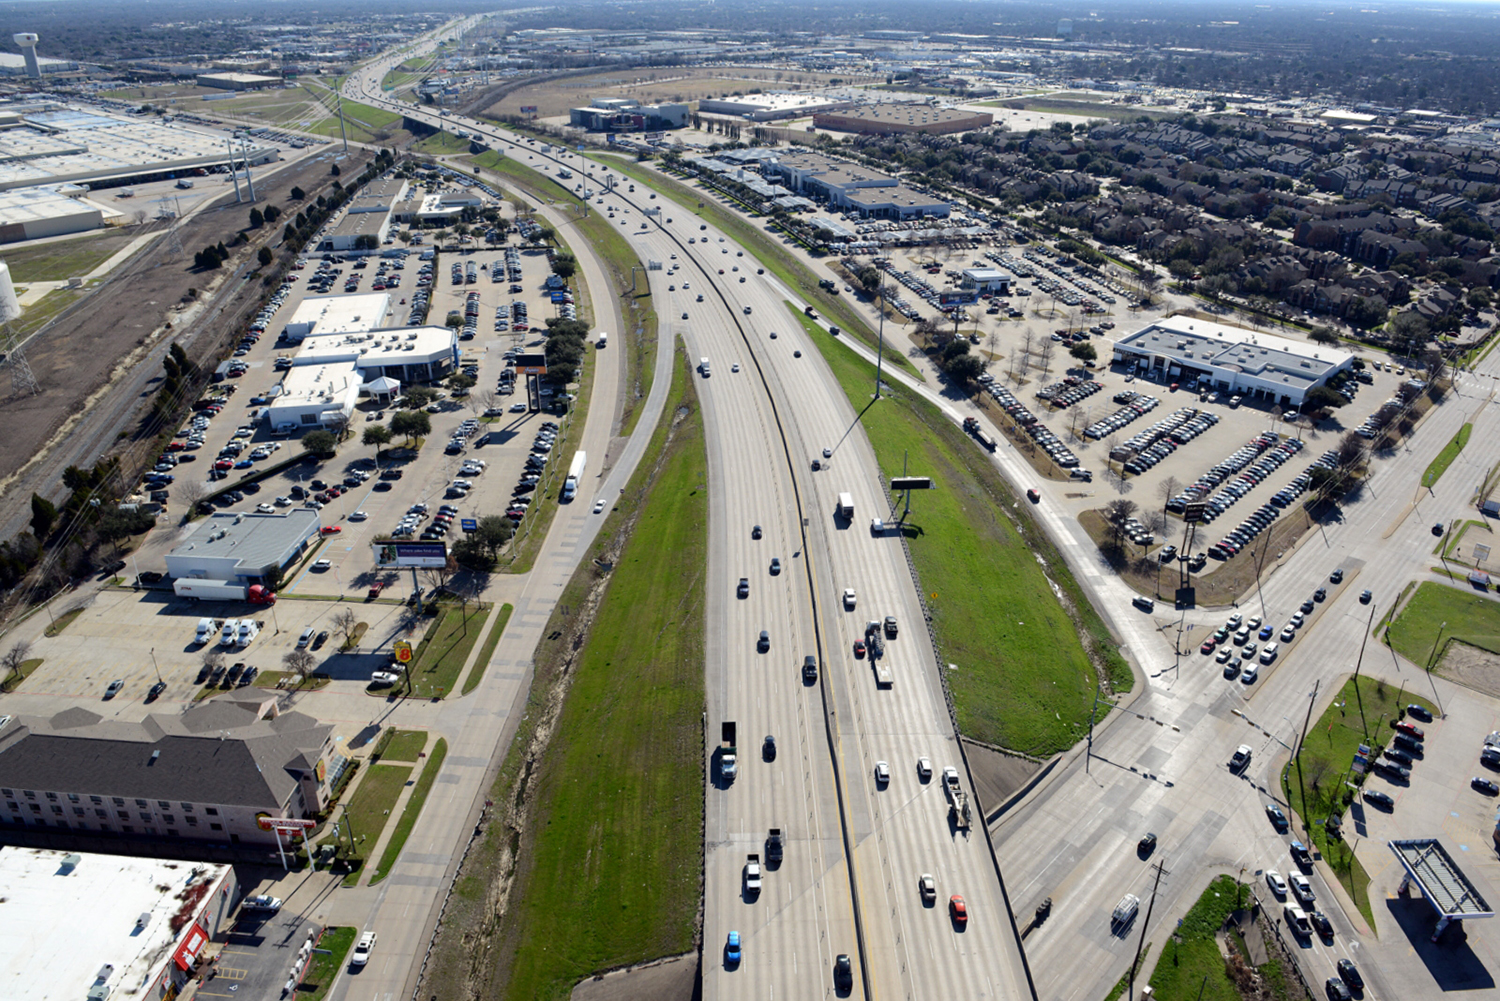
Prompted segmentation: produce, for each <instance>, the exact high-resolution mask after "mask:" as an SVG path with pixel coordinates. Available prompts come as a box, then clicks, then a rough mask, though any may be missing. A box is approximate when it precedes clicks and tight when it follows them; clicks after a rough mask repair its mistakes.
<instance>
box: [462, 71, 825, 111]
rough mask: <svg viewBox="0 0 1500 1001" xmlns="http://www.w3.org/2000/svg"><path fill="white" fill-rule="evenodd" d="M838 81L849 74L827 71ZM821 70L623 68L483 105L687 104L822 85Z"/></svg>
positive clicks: (551, 83) (546, 85) (519, 92)
mask: <svg viewBox="0 0 1500 1001" xmlns="http://www.w3.org/2000/svg"><path fill="white" fill-rule="evenodd" d="M832 76H833V77H838V78H839V79H842V80H848V79H849V75H848V74H847V73H844V74H838V73H835V74H832ZM830 78H831V77H830V75H829V74H826V73H803V72H785V71H781V70H776V69H742V68H739V67H734V68H730V67H705V68H703V69H693V68H679V67H672V68H662V69H650V68H644V67H635V68H625V69H621V70H617V71H604V72H600V73H595V74H588V75H584V76H574V77H568V78H566V79H562V80H546V81H542V82H539V83H536V84H533V85H531V86H529V87H522V88H520V89H519V90H515V91H512V92H511V93H509V94H507V95H506V96H505V98H504V99H503V100H502V101H501V102H498V103H496V104H492V105H490V106H489V107H488V108H486V109H485V113H487V114H492V115H514V114H517V113H518V112H519V110H520V108H521V106H522V105H536V107H537V114H539V115H540V116H541V117H543V118H550V117H552V116H554V115H566V114H567V113H568V109H569V108H576V107H578V106H579V105H582V104H587V103H588V102H589V101H591V100H593V99H594V98H600V97H630V98H634V99H636V100H638V101H640V102H641V103H642V104H651V103H654V102H656V101H668V102H673V103H679V102H684V103H685V102H693V101H698V100H701V99H703V98H706V97H711V98H717V97H719V96H721V95H728V94H748V93H751V92H752V91H756V90H767V91H769V90H783V89H785V90H791V89H798V90H800V89H803V88H804V87H819V86H823V85H824V84H825V83H826V82H827V81H828V80H829V79H830Z"/></svg>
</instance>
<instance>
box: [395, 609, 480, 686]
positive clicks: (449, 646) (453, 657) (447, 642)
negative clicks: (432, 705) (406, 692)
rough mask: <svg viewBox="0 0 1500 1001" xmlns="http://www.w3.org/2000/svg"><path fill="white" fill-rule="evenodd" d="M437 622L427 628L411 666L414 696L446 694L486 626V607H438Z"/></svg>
mask: <svg viewBox="0 0 1500 1001" xmlns="http://www.w3.org/2000/svg"><path fill="white" fill-rule="evenodd" d="M438 609H439V614H438V616H437V618H436V620H435V621H434V622H433V623H432V624H431V625H430V626H428V627H427V635H426V636H423V637H422V642H421V644H419V645H418V647H417V649H416V656H414V657H413V658H412V663H411V668H410V670H411V694H412V695H414V696H417V697H418V698H432V697H441V696H444V695H447V694H448V693H449V692H451V691H453V684H454V682H456V681H457V680H458V672H459V671H461V670H463V666H464V662H465V661H467V660H468V659H469V651H470V650H472V649H474V644H475V642H476V641H478V639H479V633H480V631H481V628H482V627H483V625H484V611H485V606H479V607H476V606H475V605H474V604H473V603H472V602H471V603H469V604H468V605H467V606H464V607H460V606H458V605H450V604H448V603H446V602H445V603H442V604H440V605H438Z"/></svg>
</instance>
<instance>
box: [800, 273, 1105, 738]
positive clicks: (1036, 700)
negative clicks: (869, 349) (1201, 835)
mask: <svg viewBox="0 0 1500 1001" xmlns="http://www.w3.org/2000/svg"><path fill="white" fill-rule="evenodd" d="M787 308H788V309H790V310H791V311H792V313H793V315H794V316H799V317H800V316H801V314H800V313H798V312H797V311H796V309H795V307H794V306H792V305H791V304H790V303H789V304H788V307H787ZM802 322H803V323H804V326H805V327H806V329H807V331H808V337H809V338H811V340H812V341H813V343H814V344H816V345H818V347H819V349H820V350H822V351H823V355H824V357H825V358H826V359H827V361H828V364H829V366H830V367H831V368H832V369H833V373H834V375H835V377H837V378H838V380H839V382H840V384H841V385H842V386H843V387H844V391H845V392H846V393H847V394H848V396H849V401H850V403H851V404H852V405H853V406H854V409H855V410H856V411H857V412H861V411H862V412H861V414H860V422H861V423H862V424H863V425H864V427H865V431H866V433H867V434H868V435H869V438H870V442H871V444H872V445H873V446H874V448H875V455H876V458H877V460H878V461H879V462H880V467H881V472H882V474H883V475H884V476H887V477H890V476H900V475H902V470H903V464H904V463H909V468H910V475H913V476H930V477H932V479H933V480H934V482H935V484H936V489H934V490H928V491H923V492H921V493H919V494H916V495H914V496H913V500H912V515H911V517H910V519H909V520H908V522H907V524H906V528H905V536H906V541H907V545H908V547H909V548H910V550H911V554H912V559H913V561H914V562H915V564H916V569H917V575H918V577H919V578H920V580H921V588H922V592H923V594H924V596H925V597H926V600H927V606H928V609H929V611H930V612H931V615H932V630H933V635H934V636H935V637H936V639H937V646H938V651H939V662H940V663H942V664H945V665H946V664H953V665H955V667H956V669H955V670H951V671H948V672H947V679H948V685H949V688H950V689H951V690H952V692H953V700H954V703H955V704H956V706H957V708H958V721H959V728H960V729H961V730H962V731H963V733H964V734H965V736H968V737H972V738H974V739H977V740H981V741H984V742H986V743H990V744H998V745H1000V746H1002V747H1008V748H1010V749H1012V750H1016V751H1021V752H1023V753H1026V754H1032V755H1037V756H1046V755H1049V754H1053V753H1056V752H1057V751H1061V750H1063V749H1064V748H1068V747H1071V746H1073V745H1074V744H1075V743H1077V741H1078V739H1079V737H1081V736H1082V735H1083V733H1084V732H1085V729H1086V728H1087V726H1088V719H1089V710H1090V708H1091V707H1092V705H1093V700H1094V692H1095V690H1096V688H1097V686H1098V684H1099V682H1100V681H1102V680H1104V677H1107V679H1108V681H1109V683H1110V685H1111V686H1112V687H1113V688H1114V690H1115V691H1117V692H1119V691H1129V689H1130V687H1131V685H1132V683H1133V676H1132V674H1131V672H1130V668H1129V665H1127V664H1126V663H1125V661H1124V659H1123V658H1122V657H1121V656H1120V655H1119V652H1118V650H1117V649H1116V647H1115V644H1114V641H1113V639H1112V638H1111V637H1110V634H1109V630H1108V628H1107V627H1106V626H1105V625H1104V623H1103V621H1102V620H1101V619H1100V618H1099V617H1098V615H1097V613H1095V612H1094V610H1093V607H1092V606H1091V605H1090V604H1089V603H1088V601H1087V600H1086V598H1085V596H1084V595H1083V593H1082V591H1081V590H1080V589H1079V587H1078V584H1077V582H1076V581H1075V580H1074V579H1073V577H1072V575H1071V574H1070V573H1069V572H1068V569H1067V566H1066V564H1064V562H1063V561H1062V559H1061V557H1060V555H1059V554H1058V553H1057V552H1056V550H1054V549H1053V548H1052V546H1051V544H1050V543H1049V542H1048V541H1047V538H1046V536H1044V535H1043V534H1042V532H1041V531H1040V529H1038V528H1037V526H1036V525H1035V524H1034V523H1033V522H1032V520H1031V516H1030V514H1029V513H1028V512H1027V511H1026V510H1025V509H1024V507H1023V506H1022V504H1021V502H1020V501H1019V499H1018V498H1017V497H1016V496H1015V494H1013V493H1012V492H1011V490H1010V489H1009V487H1007V486H1006V484H1005V482H1004V480H1003V479H1002V478H1001V476H1000V473H999V470H997V469H996V468H995V466H994V464H993V462H992V461H991V460H990V458H989V456H988V455H987V454H986V453H984V452H983V451H982V450H981V449H980V447H979V445H978V444H977V443H975V442H974V440H973V439H971V438H970V437H969V436H968V435H966V434H964V433H963V432H962V431H961V430H959V429H958V428H957V427H955V426H954V425H953V423H952V422H951V421H949V420H947V419H945V418H944V417H943V416H942V415H941V414H940V413H938V411H937V409H936V408H935V407H933V406H932V405H930V404H928V403H927V402H926V401H925V400H922V399H920V398H918V397H916V396H915V395H914V394H910V393H907V392H905V391H904V390H901V389H896V390H893V391H891V392H890V394H889V395H884V396H883V398H882V400H881V401H880V402H879V403H875V404H874V405H870V399H871V394H872V393H873V390H874V385H875V368H874V366H873V365H870V364H869V363H868V362H866V361H864V360H863V359H862V358H859V357H857V356H856V355H854V354H853V353H852V352H850V351H848V350H846V349H844V348H843V347H840V346H838V345H836V344H833V343H832V339H831V338H830V337H829V336H828V335H827V334H826V333H822V332H820V331H818V329H817V327H816V326H815V325H813V324H811V323H809V322H807V321H806V318H805V317H802ZM888 515H889V512H886V511H872V512H870V516H871V517H873V516H881V517H887V516H888ZM956 540H963V542H962V544H957V542H956ZM913 625H914V626H915V625H916V624H915V623H913ZM1080 637H1084V638H1086V639H1081V638H1080ZM1085 642H1086V643H1087V644H1088V646H1087V649H1086V648H1085V645H1084V644H1085ZM1096 665H1097V666H1096ZM1101 674H1102V675H1104V677H1101Z"/></svg>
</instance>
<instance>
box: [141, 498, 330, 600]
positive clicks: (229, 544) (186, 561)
mask: <svg viewBox="0 0 1500 1001" xmlns="http://www.w3.org/2000/svg"><path fill="white" fill-rule="evenodd" d="M322 523H323V519H322V518H321V517H320V516H319V515H318V512H317V511H314V510H313V509H311V508H305V507H296V508H287V509H286V510H284V511H277V512H276V513H275V514H262V513H260V512H257V511H222V512H218V513H216V514H213V515H210V516H209V517H207V518H205V519H203V520H201V521H198V522H196V523H194V529H195V530H194V531H193V534H192V535H190V536H188V537H187V538H186V539H184V540H183V541H182V542H179V543H178V544H177V546H176V548H174V549H173V550H172V551H171V552H170V553H168V554H167V574H168V575H169V576H172V577H181V578H188V579H193V580H222V581H228V582H229V583H231V584H260V583H263V582H264V581H265V578H266V576H267V575H268V574H270V573H271V572H272V571H273V570H277V569H284V568H285V567H288V566H290V565H291V564H292V563H293V562H294V561H295V560H296V559H297V558H298V557H300V556H301V555H302V553H303V552H304V551H305V550H306V549H307V546H308V543H309V542H311V541H312V540H313V539H315V538H317V535H318V529H319V528H320V527H322Z"/></svg>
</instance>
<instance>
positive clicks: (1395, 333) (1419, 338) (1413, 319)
mask: <svg viewBox="0 0 1500 1001" xmlns="http://www.w3.org/2000/svg"><path fill="white" fill-rule="evenodd" d="M1390 332H1391V347H1392V348H1393V349H1394V350H1396V351H1398V352H1400V353H1401V354H1407V355H1409V354H1412V353H1413V352H1414V351H1415V350H1416V349H1417V348H1419V347H1421V346H1422V345H1423V344H1425V343H1427V339H1428V338H1429V337H1430V336H1431V331H1430V330H1429V329H1428V326H1427V320H1426V319H1425V318H1424V317H1422V315H1421V314H1419V313H1397V314H1396V317H1395V319H1393V320H1391V325H1390Z"/></svg>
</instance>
